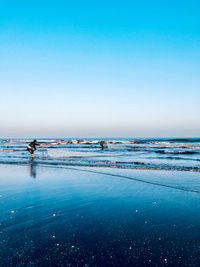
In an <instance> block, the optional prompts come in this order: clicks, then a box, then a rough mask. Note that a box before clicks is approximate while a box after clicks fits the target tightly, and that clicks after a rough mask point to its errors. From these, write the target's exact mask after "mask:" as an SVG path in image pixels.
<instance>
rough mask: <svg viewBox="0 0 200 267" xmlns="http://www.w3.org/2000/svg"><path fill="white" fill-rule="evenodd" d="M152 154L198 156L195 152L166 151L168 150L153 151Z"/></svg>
mask: <svg viewBox="0 0 200 267" xmlns="http://www.w3.org/2000/svg"><path fill="white" fill-rule="evenodd" d="M154 152H155V153H158V154H198V153H199V152H197V151H168V150H159V151H154Z"/></svg>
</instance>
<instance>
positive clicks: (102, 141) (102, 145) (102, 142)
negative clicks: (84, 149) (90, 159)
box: [100, 140, 105, 150]
mask: <svg viewBox="0 0 200 267" xmlns="http://www.w3.org/2000/svg"><path fill="white" fill-rule="evenodd" d="M104 143H105V141H104V140H101V142H100V147H101V149H102V150H103V149H104Z"/></svg>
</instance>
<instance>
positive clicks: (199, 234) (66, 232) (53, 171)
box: [0, 163, 200, 267]
mask: <svg viewBox="0 0 200 267" xmlns="http://www.w3.org/2000/svg"><path fill="white" fill-rule="evenodd" d="M199 181H200V178H199V173H197V172H176V171H167V172H166V171H155V170H132V169H131V170H130V169H117V168H116V169H111V168H90V167H67V166H59V165H56V166H53V165H47V166H44V165H40V164H35V163H32V164H30V165H25V166H23V165H19V164H17V165H15V164H14V165H10V164H0V266H6V267H9V266H15V267H16V266H17V267H18V266H34V267H36V266H37V267H38V266H39V267H43V266H78V267H79V266H80V267H83V266H84V267H86V266H91V267H92V266H100V267H101V266H102V267H104V266H106V267H107V266H181V267H182V266H199V263H200V256H199V255H200V253H199V252H200V228H199V225H200V212H199V211H200V186H199V184H200V183H199Z"/></svg>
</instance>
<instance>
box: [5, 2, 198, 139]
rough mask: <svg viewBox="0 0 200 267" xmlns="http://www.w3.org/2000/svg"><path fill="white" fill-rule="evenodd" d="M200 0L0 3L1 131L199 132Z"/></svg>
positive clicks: (50, 134) (67, 133)
mask: <svg viewBox="0 0 200 267" xmlns="http://www.w3.org/2000/svg"><path fill="white" fill-rule="evenodd" d="M199 14H200V2H199V1H197V0H196V1H192V0H191V1H188V0H187V1H186V0H176V1H174V0H173V1H172V0H168V1H160V0H158V1H155V0H152V1H149V0H146V1H144V0H138V1H134V0H132V1H126V0H124V1H121V0H119V1H117V0H115V1H111V0H110V1H108V0H107V1H104V0H101V1H94V0H93V1H92V0H91V1H87V0H85V1H83V0H79V1H75V0H74V1H67V0H65V1H59V0H57V1H51V0H48V1H45V0H43V1H37V0H35V1H31V0H30V1H20V0H19V1H12V0H11V1H3V0H2V1H0V91H1V92H0V93H1V105H0V137H101V136H104V137H117V136H118V137H144V136H147V137H150V136H155V137H157V136H183V137H184V136H200V118H199V117H200V88H199V87H200V19H199Z"/></svg>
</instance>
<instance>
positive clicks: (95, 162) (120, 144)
mask: <svg viewBox="0 0 200 267" xmlns="http://www.w3.org/2000/svg"><path fill="white" fill-rule="evenodd" d="M30 141H31V140H22V139H21V140H20V139H13V140H11V139H9V140H5V139H0V163H16V164H21V163H24V164H29V161H30V154H29V153H28V151H27V149H26V148H27V145H28V143H29V142H30ZM38 141H39V143H40V144H42V147H39V148H38V151H37V152H36V153H35V162H36V163H37V164H49V165H68V166H93V167H94V166H98V167H114V168H126V169H128V168H139V169H163V170H164V169H165V170H182V171H184V170H185V171H197V172H199V171H200V139H199V138H188V139H169V138H162V139H155V138H154V139H148V138H146V139H105V146H106V148H105V149H103V150H102V149H101V148H100V140H97V139H91V140H89V139H84V140H69V139H62V140H61V139H54V140H52V139H44V140H38Z"/></svg>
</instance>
